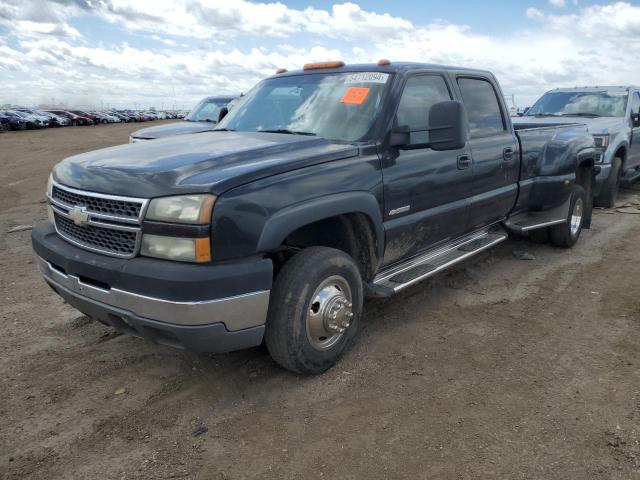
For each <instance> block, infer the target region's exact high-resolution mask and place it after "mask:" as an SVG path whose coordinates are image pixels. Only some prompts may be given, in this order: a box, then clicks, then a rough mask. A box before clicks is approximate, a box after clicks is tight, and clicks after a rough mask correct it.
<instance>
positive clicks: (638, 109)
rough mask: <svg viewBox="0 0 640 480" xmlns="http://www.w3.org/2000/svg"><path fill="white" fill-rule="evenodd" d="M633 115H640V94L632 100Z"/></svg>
mask: <svg viewBox="0 0 640 480" xmlns="http://www.w3.org/2000/svg"><path fill="white" fill-rule="evenodd" d="M631 113H640V93H638V92H636V93H634V94H633V97H632V100H631Z"/></svg>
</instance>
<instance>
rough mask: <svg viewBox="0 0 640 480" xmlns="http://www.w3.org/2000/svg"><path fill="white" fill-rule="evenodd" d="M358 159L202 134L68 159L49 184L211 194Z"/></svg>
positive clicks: (312, 143)
mask: <svg viewBox="0 0 640 480" xmlns="http://www.w3.org/2000/svg"><path fill="white" fill-rule="evenodd" d="M357 154H358V148H357V147H354V146H353V145H344V144H338V143H333V142H330V141H328V140H325V139H322V138H317V137H308V136H301V135H285V134H277V133H257V132H222V131H221V132H205V133H199V134H195V135H179V136H175V137H167V138H163V139H158V140H154V141H152V142H138V143H132V144H127V145H120V146H117V147H111V148H105V149H102V150H96V151H93V152H88V153H84V154H81V155H76V156H73V157H69V158H67V159H65V160H63V161H62V162H60V163H59V164H58V165H56V167H55V168H54V179H55V180H56V181H57V182H59V183H61V184H63V185H67V186H69V187H73V188H77V189H81V190H88V191H93V192H99V193H106V194H113V195H124V196H130V197H144V198H150V197H157V196H164V195H176V194H183V193H184V194H186V193H214V194H218V195H219V194H221V193H223V192H224V191H226V190H228V189H230V188H233V187H235V186H238V185H242V184H244V183H248V182H250V181H253V180H257V179H260V178H264V177H267V176H271V175H276V174H278V173H284V172H287V171H290V170H294V169H297V168H302V167H306V166H309V165H313V164H317V163H323V162H329V161H332V160H338V159H342V158H348V157H352V156H355V155H357Z"/></svg>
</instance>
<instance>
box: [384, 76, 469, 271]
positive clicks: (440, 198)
mask: <svg viewBox="0 0 640 480" xmlns="http://www.w3.org/2000/svg"><path fill="white" fill-rule="evenodd" d="M451 99H453V95H452V94H451V88H450V86H449V84H448V82H447V79H446V78H445V77H444V76H442V75H440V74H426V73H425V74H417V75H412V76H409V77H408V78H407V81H406V83H405V86H404V90H403V93H402V96H401V99H400V103H399V107H398V110H397V114H396V125H397V126H401V127H404V126H407V127H408V128H409V131H410V132H412V133H411V136H412V139H416V143H420V142H426V141H428V131H427V127H428V125H427V121H428V114H429V109H430V108H431V106H432V105H434V104H435V103H438V102H442V101H446V100H451ZM382 156H383V158H382V160H383V170H382V172H383V181H384V205H385V212H384V220H385V230H386V237H387V242H386V243H387V245H386V249H385V257H384V263H385V264H387V265H388V264H391V263H394V262H396V261H400V260H403V259H405V258H408V257H411V256H413V255H416V254H418V253H420V252H421V251H424V250H427V249H429V248H432V247H434V246H436V245H438V244H440V243H444V242H446V241H448V240H452V239H454V238H457V237H459V236H461V235H462V234H464V233H465V231H467V229H468V227H469V206H470V199H469V197H470V196H471V194H472V188H473V159H472V157H471V152H470V150H469V147H468V145H465V146H464V147H463V148H461V149H459V150H451V151H443V152H438V151H435V150H432V149H431V148H418V149H415V150H407V149H403V148H397V147H390V148H388V149H387V150H386V151H385V152H383V155H382Z"/></svg>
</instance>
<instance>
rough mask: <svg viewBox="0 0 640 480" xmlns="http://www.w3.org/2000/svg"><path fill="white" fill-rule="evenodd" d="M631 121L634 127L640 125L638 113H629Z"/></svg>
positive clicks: (639, 114)
mask: <svg viewBox="0 0 640 480" xmlns="http://www.w3.org/2000/svg"><path fill="white" fill-rule="evenodd" d="M631 123H633V126H634V127H640V113H632V114H631Z"/></svg>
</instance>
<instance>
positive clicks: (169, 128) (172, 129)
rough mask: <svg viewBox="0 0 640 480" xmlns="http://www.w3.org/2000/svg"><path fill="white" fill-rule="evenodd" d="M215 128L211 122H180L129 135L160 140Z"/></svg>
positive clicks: (145, 129) (144, 129)
mask: <svg viewBox="0 0 640 480" xmlns="http://www.w3.org/2000/svg"><path fill="white" fill-rule="evenodd" d="M214 128H216V124H215V123H212V122H188V121H186V120H184V121H182V122H175V123H169V124H167V125H159V126H157V127H149V128H143V129H142V130H137V131H135V132H133V133H132V134H131V136H132V137H135V138H147V139H154V138H162V137H170V136H171V135H183V134H185V133H199V132H208V131H211V130H213V129H214Z"/></svg>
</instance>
